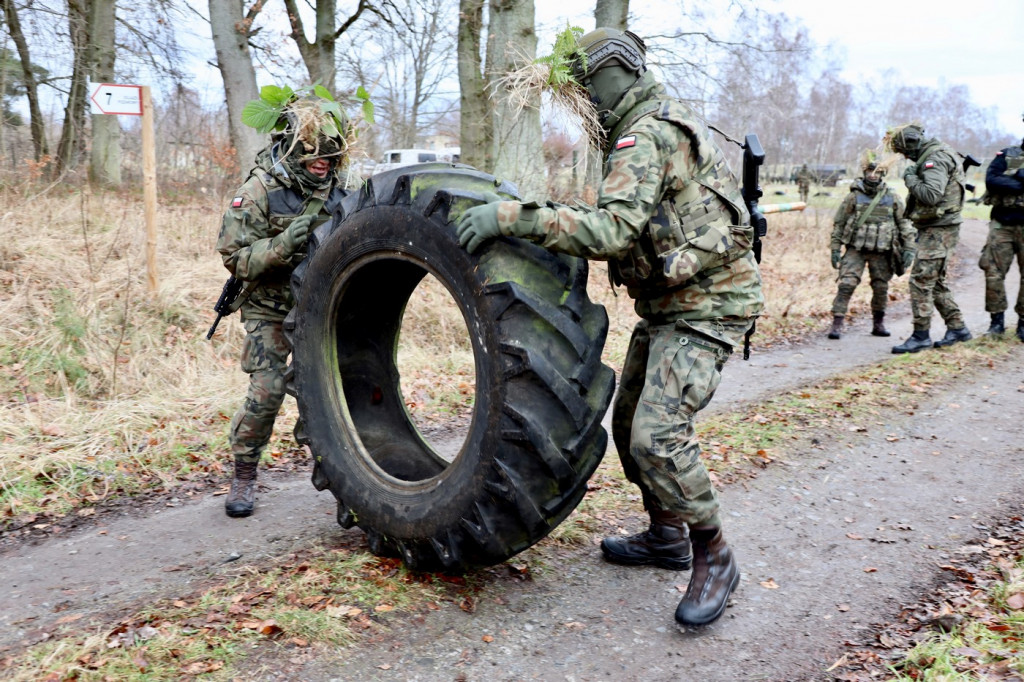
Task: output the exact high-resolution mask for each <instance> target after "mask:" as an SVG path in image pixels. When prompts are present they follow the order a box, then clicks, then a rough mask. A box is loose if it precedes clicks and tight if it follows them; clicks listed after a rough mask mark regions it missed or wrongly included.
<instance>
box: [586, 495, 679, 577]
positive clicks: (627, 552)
mask: <svg viewBox="0 0 1024 682" xmlns="http://www.w3.org/2000/svg"><path fill="white" fill-rule="evenodd" d="M649 513H650V516H651V526H650V528H648V529H647V530H645V531H644V532H642V533H637V534H636V535H630V536H629V537H618V538H605V539H604V540H602V541H601V551H602V552H604V557H605V559H607V560H608V561H611V562H612V563H615V564H625V565H626V566H641V565H643V566H657V567H659V568H667V569H668V570H670V571H685V570H686V569H688V568H689V567H690V564H691V563H692V562H693V554H691V552H690V534H689V530H688V528H687V527H686V522H685V521H683V518H682V517H681V516H680V515H679V514H676V513H675V512H669V511H661V510H656V509H653V508H651V511H650V512H649Z"/></svg>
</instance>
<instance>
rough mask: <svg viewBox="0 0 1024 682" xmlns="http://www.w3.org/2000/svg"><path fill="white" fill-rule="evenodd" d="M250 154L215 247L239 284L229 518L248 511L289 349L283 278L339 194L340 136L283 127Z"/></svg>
mask: <svg viewBox="0 0 1024 682" xmlns="http://www.w3.org/2000/svg"><path fill="white" fill-rule="evenodd" d="M279 137H280V139H279V140H278V141H277V142H274V143H273V144H271V145H270V146H269V147H267V148H265V149H263V150H262V151H261V152H260V153H259V154H258V155H257V156H256V167H255V168H253V169H252V171H251V172H250V173H249V179H248V180H246V181H245V184H243V185H242V187H241V188H240V189H239V190H238V191H237V192H236V193H235V195H234V198H233V199H232V200H231V205H230V206H229V207H228V210H227V211H226V212H225V213H224V222H223V225H222V227H221V231H220V238H219V239H218V241H217V251H219V252H220V254H221V257H222V258H223V260H224V266H225V267H226V268H227V269H228V270H229V271H231V274H233V275H234V276H235V277H237V278H238V279H241V280H243V281H244V282H245V288H244V290H243V293H242V295H243V296H245V295H247V296H248V297H247V298H246V299H245V302H244V303H243V304H242V306H241V314H242V322H243V324H244V325H245V331H246V336H245V342H244V343H243V345H242V371H244V372H246V373H247V374H248V375H249V391H248V394H247V395H246V398H245V402H243V403H242V406H241V407H240V408H239V409H238V412H236V413H235V416H234V418H233V419H232V420H231V427H230V432H229V434H228V441H229V443H230V445H231V452H232V454H233V455H234V476H233V477H232V480H231V492H230V493H229V494H228V496H227V499H226V500H225V502H224V509H225V511H226V513H227V515H228V516H249V515H250V514H252V511H253V506H254V504H255V499H256V468H257V465H258V463H259V460H260V456H261V454H262V452H263V448H264V447H266V445H267V443H268V442H269V441H270V434H271V432H272V430H273V428H274V420H275V419H276V418H277V413H278V411H279V410H280V408H281V403H282V402H283V401H284V384H285V380H284V374H285V370H286V369H287V367H288V355H289V354H290V353H291V347H290V346H289V344H288V341H287V340H286V339H285V337H284V332H283V330H282V325H281V323H282V321H283V320H284V318H285V315H287V314H288V311H289V310H290V309H291V307H292V305H293V304H294V300H293V298H292V292H291V288H290V286H289V279H290V277H291V273H292V270H294V269H295V266H296V265H298V264H299V263H300V262H301V261H302V259H303V258H304V257H305V255H306V235H307V234H308V233H309V231H311V230H313V229H314V228H316V227H317V226H318V225H320V224H321V223H323V222H325V221H327V220H328V219H329V218H330V216H331V215H332V214H333V212H334V210H335V208H337V206H338V203H339V202H340V201H341V199H342V198H343V197H344V195H345V191H344V190H342V189H341V188H340V187H339V185H340V177H339V174H338V166H339V162H340V160H341V159H342V157H343V149H344V141H343V140H341V139H340V138H329V137H324V136H322V135H321V136H320V137H319V138H318V139H316V140H303V139H300V140H295V135H294V134H293V133H288V132H286V134H285V135H283V136H279Z"/></svg>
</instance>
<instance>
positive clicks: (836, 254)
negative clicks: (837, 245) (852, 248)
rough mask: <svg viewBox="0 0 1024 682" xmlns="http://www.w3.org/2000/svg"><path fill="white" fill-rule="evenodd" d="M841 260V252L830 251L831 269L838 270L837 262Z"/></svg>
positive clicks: (836, 250) (837, 250)
mask: <svg viewBox="0 0 1024 682" xmlns="http://www.w3.org/2000/svg"><path fill="white" fill-rule="evenodd" d="M842 259H843V252H842V251H840V250H839V249H832V269H833V270H838V269H839V261H841V260H842Z"/></svg>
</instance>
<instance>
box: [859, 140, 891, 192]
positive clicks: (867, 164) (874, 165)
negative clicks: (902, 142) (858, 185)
mask: <svg viewBox="0 0 1024 682" xmlns="http://www.w3.org/2000/svg"><path fill="white" fill-rule="evenodd" d="M860 169H861V171H862V172H863V173H864V177H863V178H861V182H863V183H864V186H865V187H867V188H868V189H875V188H876V187H878V186H879V185H880V184H882V178H884V177H885V173H886V171H887V170H888V166H886V165H885V164H882V163H880V162H879V159H878V152H876V151H875V150H874V149H865V150H864V152H863V153H862V154H861V155H860Z"/></svg>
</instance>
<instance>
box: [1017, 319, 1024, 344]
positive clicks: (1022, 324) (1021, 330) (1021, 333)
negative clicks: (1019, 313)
mask: <svg viewBox="0 0 1024 682" xmlns="http://www.w3.org/2000/svg"><path fill="white" fill-rule="evenodd" d="M1017 338H1018V339H1020V340H1021V341H1024V318H1022V319H1019V320H1017Z"/></svg>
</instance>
